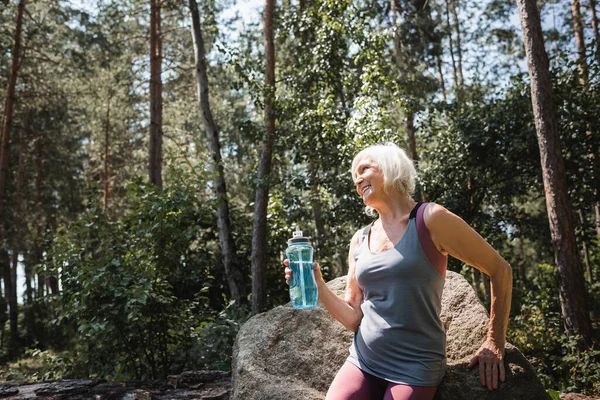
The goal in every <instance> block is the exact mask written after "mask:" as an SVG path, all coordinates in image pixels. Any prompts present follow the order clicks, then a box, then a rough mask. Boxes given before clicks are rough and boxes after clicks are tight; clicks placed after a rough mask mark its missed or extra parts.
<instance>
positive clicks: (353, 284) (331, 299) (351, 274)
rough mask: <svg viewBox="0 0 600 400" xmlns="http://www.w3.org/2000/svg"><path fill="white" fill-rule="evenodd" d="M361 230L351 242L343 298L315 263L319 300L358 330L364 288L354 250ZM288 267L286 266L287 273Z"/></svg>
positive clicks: (348, 324) (357, 244)
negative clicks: (361, 285)
mask: <svg viewBox="0 0 600 400" xmlns="http://www.w3.org/2000/svg"><path fill="white" fill-rule="evenodd" d="M360 235H361V231H360V230H359V231H357V232H356V233H355V234H354V237H353V238H352V240H351V242H350V251H349V253H348V277H347V278H346V281H347V282H346V295H345V296H344V298H343V299H342V298H341V297H339V296H338V295H337V294H335V293H334V292H333V291H332V290H331V289H330V288H329V286H327V284H326V283H325V280H323V275H321V268H320V266H319V264H317V263H315V265H314V266H313V269H314V271H315V279H316V280H317V286H318V288H319V300H321V302H322V303H323V305H324V306H325V308H327V310H328V311H329V312H330V313H331V315H333V317H334V318H335V319H337V320H338V321H340V322H341V323H342V325H344V326H345V327H346V328H348V329H349V330H351V331H352V332H356V331H357V330H358V325H359V324H360V321H361V320H362V317H363V313H362V310H361V308H360V304H361V302H362V298H363V295H362V290H361V289H360V286H358V282H357V280H356V260H355V259H354V252H355V251H356V249H357V248H358V246H359V245H360ZM287 272H288V268H286V275H287Z"/></svg>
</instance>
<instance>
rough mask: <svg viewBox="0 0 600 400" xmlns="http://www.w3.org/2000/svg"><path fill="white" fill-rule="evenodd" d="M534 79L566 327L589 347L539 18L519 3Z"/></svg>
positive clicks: (525, 2) (530, 2) (529, 3)
mask: <svg viewBox="0 0 600 400" xmlns="http://www.w3.org/2000/svg"><path fill="white" fill-rule="evenodd" d="M516 1H517V4H518V6H519V12H520V17H521V26H522V32H523V41H524V42H525V51H526V53H527V61H528V66H529V76H530V78H531V99H532V105H533V114H534V118H535V127H536V131H537V137H538V145H539V149H540V160H541V166H542V176H543V181H544V188H545V194H546V208H547V212H548V222H549V224H550V233H551V236H552V244H553V247H554V257H555V262H556V265H557V275H558V285H559V294H560V303H561V309H562V314H563V317H564V321H565V328H566V329H567V330H568V331H569V332H571V333H576V334H579V335H581V337H582V338H583V339H584V341H585V342H586V343H591V339H592V336H591V334H592V330H591V322H590V318H589V312H588V306H587V301H586V295H585V293H586V292H585V285H584V280H583V274H582V270H581V262H580V260H579V252H578V251H577V243H576V241H575V233H574V230H573V226H574V225H573V215H572V211H571V206H570V202H569V198H568V196H567V188H566V177H565V170H564V162H563V158H562V154H561V145H560V140H559V135H558V123H557V118H556V113H555V109H554V102H553V100H552V87H551V83H550V73H549V72H548V56H547V55H546V51H545V49H544V39H543V36H542V27H541V23H540V14H539V11H538V9H537V6H536V2H535V0H516Z"/></svg>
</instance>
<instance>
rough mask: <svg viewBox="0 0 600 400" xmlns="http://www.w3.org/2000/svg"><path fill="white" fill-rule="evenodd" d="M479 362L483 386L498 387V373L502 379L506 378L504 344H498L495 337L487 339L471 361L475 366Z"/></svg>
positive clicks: (490, 388)
mask: <svg viewBox="0 0 600 400" xmlns="http://www.w3.org/2000/svg"><path fill="white" fill-rule="evenodd" d="M477 363H479V379H480V381H481V384H482V385H483V386H487V388H488V389H489V390H493V389H498V375H500V380H501V381H502V382H504V381H505V380H506V372H505V370H504V345H502V346H500V345H498V344H497V343H496V342H495V341H494V340H493V339H489V338H488V339H487V340H486V341H485V342H484V343H483V345H482V346H481V347H480V348H479V350H478V351H477V353H475V356H474V357H473V358H472V359H471V362H470V363H469V368H473V367H474V366H475V365H477Z"/></svg>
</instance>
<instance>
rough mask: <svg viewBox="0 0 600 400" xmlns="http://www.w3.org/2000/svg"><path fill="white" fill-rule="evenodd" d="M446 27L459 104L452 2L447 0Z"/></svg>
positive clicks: (455, 90)
mask: <svg viewBox="0 0 600 400" xmlns="http://www.w3.org/2000/svg"><path fill="white" fill-rule="evenodd" d="M446 27H447V29H448V48H449V50H450V59H451V60H452V75H453V78H454V82H453V87H454V92H455V93H454V95H455V97H456V100H457V102H458V100H459V97H460V95H459V82H458V72H457V69H456V60H455V58H454V44H453V42H452V24H450V0H446Z"/></svg>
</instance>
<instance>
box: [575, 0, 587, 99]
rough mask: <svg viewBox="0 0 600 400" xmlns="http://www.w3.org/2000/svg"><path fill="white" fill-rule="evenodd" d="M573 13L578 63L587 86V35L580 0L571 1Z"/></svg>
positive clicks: (584, 83) (582, 81) (582, 80)
mask: <svg viewBox="0 0 600 400" xmlns="http://www.w3.org/2000/svg"><path fill="white" fill-rule="evenodd" d="M571 13H572V14H573V30H574V31H575V43H576V44H577V65H578V67H579V73H580V74H581V84H582V85H583V86H584V87H587V86H588V72H587V71H588V68H587V61H586V59H585V37H584V36H583V18H582V17H581V6H580V4H579V0H572V1H571Z"/></svg>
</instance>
